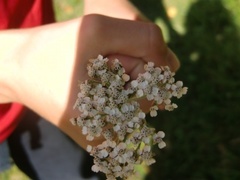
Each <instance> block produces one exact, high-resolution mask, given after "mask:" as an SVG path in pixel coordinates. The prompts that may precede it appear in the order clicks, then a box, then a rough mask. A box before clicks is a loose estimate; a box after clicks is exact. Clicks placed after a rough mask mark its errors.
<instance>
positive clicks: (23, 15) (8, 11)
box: [0, 0, 54, 143]
mask: <svg viewBox="0 0 240 180" xmlns="http://www.w3.org/2000/svg"><path fill="white" fill-rule="evenodd" d="M52 22H54V12H53V7H52V1H51V0H0V29H13V28H29V27H34V26H39V25H43V24H48V23H52ZM24 109H25V108H24V106H23V105H21V104H18V103H12V104H0V143H1V142H3V141H4V140H5V139H6V138H7V137H8V136H9V135H10V134H11V133H12V131H13V130H14V129H15V128H16V126H17V125H18V122H19V121H20V119H21V118H20V117H21V115H22V114H23V112H24Z"/></svg>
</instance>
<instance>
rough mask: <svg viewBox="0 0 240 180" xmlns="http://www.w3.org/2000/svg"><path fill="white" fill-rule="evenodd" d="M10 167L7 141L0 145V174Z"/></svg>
mask: <svg viewBox="0 0 240 180" xmlns="http://www.w3.org/2000/svg"><path fill="white" fill-rule="evenodd" d="M10 167H11V161H10V154H9V149H8V144H7V141H3V142H2V143H0V173H1V172H3V171H5V170H7V169H9V168H10Z"/></svg>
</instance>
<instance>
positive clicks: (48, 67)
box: [0, 19, 101, 147]
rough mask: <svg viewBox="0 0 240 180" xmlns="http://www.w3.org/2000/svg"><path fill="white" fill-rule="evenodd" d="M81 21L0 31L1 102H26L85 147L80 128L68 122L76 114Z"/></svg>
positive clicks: (25, 103) (85, 143)
mask: <svg viewBox="0 0 240 180" xmlns="http://www.w3.org/2000/svg"><path fill="white" fill-rule="evenodd" d="M80 23H81V19H76V20H74V21H69V22H65V23H59V24H52V25H47V26H42V27H38V28H31V29H24V30H7V31H0V42H1V44H0V46H1V47H0V103H8V102H19V103H22V104H24V105H26V106H27V107H29V108H31V109H32V110H33V111H35V112H36V113H38V114H39V115H41V116H43V117H44V118H46V119H47V120H49V121H50V122H51V123H52V124H54V125H56V126H58V127H60V129H61V130H62V131H64V132H65V133H66V134H68V135H69V136H70V137H71V138H72V139H73V140H74V141H76V142H77V143H78V144H79V145H81V146H82V147H86V145H87V142H86V140H85V137H84V136H83V135H82V132H81V129H80V128H79V127H74V126H73V125H72V124H71V123H70V122H69V119H70V118H71V117H74V116H75V115H76V112H75V111H73V108H72V107H73V105H74V101H75V99H76V97H77V89H78V87H77V85H78V78H79V77H76V79H75V80H76V81H74V80H73V77H72V76H73V71H74V70H73V69H74V68H75V67H74V66H75V65H76V58H77V57H76V56H77V54H76V52H77V50H76V47H77V41H78V33H79V27H80ZM2 42H4V43H2ZM78 67H79V65H78ZM72 80H73V81H74V82H73V81H72ZM73 88H75V90H74V89H73ZM100 141H101V140H100ZM93 143H98V142H97V141H96V142H93Z"/></svg>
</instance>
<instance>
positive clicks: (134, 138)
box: [71, 55, 187, 179]
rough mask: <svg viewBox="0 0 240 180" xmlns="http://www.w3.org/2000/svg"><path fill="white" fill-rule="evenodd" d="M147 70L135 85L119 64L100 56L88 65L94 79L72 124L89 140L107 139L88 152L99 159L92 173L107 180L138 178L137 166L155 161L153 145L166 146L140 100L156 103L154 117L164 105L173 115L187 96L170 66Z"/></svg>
mask: <svg viewBox="0 0 240 180" xmlns="http://www.w3.org/2000/svg"><path fill="white" fill-rule="evenodd" d="M144 69H145V71H146V72H145V73H143V74H139V76H138V78H137V79H136V80H132V81H131V82H130V77H129V75H127V74H126V73H125V69H124V68H123V67H122V65H121V63H120V62H119V61H118V60H117V59H116V60H114V61H113V62H112V63H111V64H109V63H108V59H107V58H103V57H102V56H101V55H99V56H98V57H97V58H96V59H91V60H90V63H89V64H88V66H87V70H88V75H89V77H90V78H89V80H86V81H85V82H83V83H81V84H80V92H79V94H78V98H77V101H76V104H75V106H74V108H77V109H78V110H79V111H80V112H81V113H80V116H79V117H77V118H72V119H71V122H72V123H73V124H74V125H78V126H80V127H81V128H82V133H83V134H84V135H86V139H87V140H89V141H92V140H94V138H96V137H104V139H105V140H104V141H103V142H102V144H99V145H97V146H91V145H88V147H87V151H88V152H89V153H90V154H91V155H92V156H93V157H94V165H93V166H92V170H93V171H95V172H99V171H100V172H103V173H105V174H106V176H107V179H116V178H123V179H126V178H127V177H129V176H130V175H132V174H133V173H134V167H135V165H137V164H141V163H143V162H144V163H146V164H147V165H151V164H152V163H154V162H155V159H154V158H153V156H154V154H153V152H152V146H153V145H155V144H157V145H158V147H159V148H160V149H162V148H164V147H165V146H166V144H165V142H164V141H163V138H164V136H165V134H164V132H162V131H159V132H156V130H155V129H154V128H152V127H149V126H148V124H147V122H146V119H145V118H146V114H145V113H144V112H143V111H142V110H141V108H140V104H139V103H138V100H139V99H140V98H141V99H142V98H145V99H147V100H149V101H151V102H153V104H152V107H151V108H150V116H152V117H154V116H157V110H158V106H159V105H162V104H164V105H165V109H166V110H169V111H171V110H173V109H175V108H177V105H176V104H174V103H171V98H172V97H177V98H180V97H181V96H182V95H184V94H186V92H187V88H186V87H183V83H182V82H181V81H177V82H175V80H174V77H173V76H174V73H172V72H171V71H170V69H169V68H168V67H154V64H153V63H151V62H149V63H148V64H146V65H145V66H144ZM126 83H129V85H128V86H127V87H128V88H126Z"/></svg>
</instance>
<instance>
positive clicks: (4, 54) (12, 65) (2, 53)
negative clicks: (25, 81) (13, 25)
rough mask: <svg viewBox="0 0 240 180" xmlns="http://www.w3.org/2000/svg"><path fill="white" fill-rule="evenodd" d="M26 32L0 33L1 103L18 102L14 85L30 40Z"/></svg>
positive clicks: (7, 31) (5, 31)
mask: <svg viewBox="0 0 240 180" xmlns="http://www.w3.org/2000/svg"><path fill="white" fill-rule="evenodd" d="M28 37H29V36H28V34H27V33H26V30H25V31H23V30H4V31H0V42H1V43H0V103H8V102H12V101H16V97H15V92H14V91H15V90H14V88H13V86H14V84H16V83H17V82H16V81H17V77H18V75H17V69H18V68H17V65H18V62H19V59H20V58H21V57H20V56H21V55H22V53H23V52H22V49H23V48H24V45H25V44H26V43H25V42H27V40H28Z"/></svg>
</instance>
